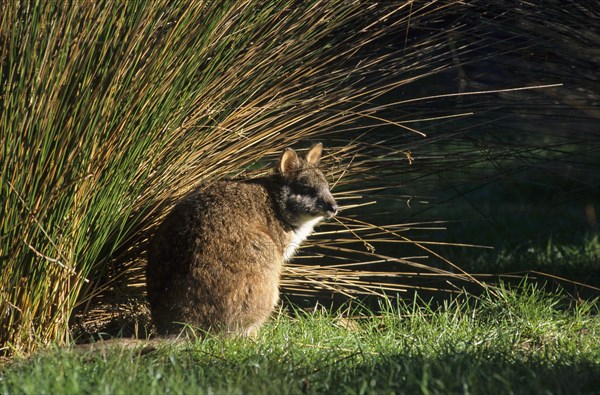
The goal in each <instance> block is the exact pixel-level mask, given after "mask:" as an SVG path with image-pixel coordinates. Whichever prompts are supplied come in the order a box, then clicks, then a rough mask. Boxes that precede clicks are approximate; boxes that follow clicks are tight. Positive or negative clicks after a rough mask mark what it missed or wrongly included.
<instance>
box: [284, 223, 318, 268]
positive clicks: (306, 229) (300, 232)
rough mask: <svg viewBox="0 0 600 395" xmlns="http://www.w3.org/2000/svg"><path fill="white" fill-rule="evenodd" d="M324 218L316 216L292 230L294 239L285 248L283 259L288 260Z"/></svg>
mask: <svg viewBox="0 0 600 395" xmlns="http://www.w3.org/2000/svg"><path fill="white" fill-rule="evenodd" d="M322 219H323V217H316V218H313V219H311V220H308V221H306V222H305V223H303V224H302V226H300V227H299V228H298V229H296V230H294V231H292V240H291V241H290V244H288V246H287V248H286V249H285V253H284V254H283V259H284V260H285V261H286V262H287V261H289V260H290V259H292V257H293V256H294V254H295V253H296V250H297V249H298V247H300V244H301V243H302V242H303V241H304V240H306V238H307V237H308V236H309V235H310V234H311V233H312V231H313V229H314V227H315V226H316V225H317V224H318V223H319V222H320V221H321V220H322Z"/></svg>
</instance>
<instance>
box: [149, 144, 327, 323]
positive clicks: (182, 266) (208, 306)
mask: <svg viewBox="0 0 600 395" xmlns="http://www.w3.org/2000/svg"><path fill="white" fill-rule="evenodd" d="M321 149H322V147H321V146H320V145H317V146H315V147H313V149H312V150H311V151H310V152H309V154H310V153H311V152H313V151H314V150H317V151H318V152H317V154H315V153H314V152H313V154H312V155H313V156H310V155H309V156H307V159H311V161H312V162H309V161H304V160H302V159H300V158H298V157H297V155H296V154H295V152H294V151H293V150H286V151H285V152H284V154H283V155H282V158H281V159H280V163H279V167H278V169H279V171H278V173H277V174H275V175H274V176H272V177H268V178H263V179H257V180H249V181H241V182H240V181H224V182H219V183H216V184H214V185H212V186H210V187H208V188H205V189H201V190H198V191H196V192H194V193H193V194H192V195H190V196H188V197H187V198H185V199H183V200H182V201H181V202H179V203H178V204H177V205H176V206H175V207H174V208H173V210H172V211H171V212H170V213H169V214H168V215H167V217H166V218H165V220H164V221H163V223H162V224H161V225H160V226H159V228H158V230H157V232H156V235H155V237H154V239H153V240H152V242H151V245H150V248H149V253H148V268H147V288H148V298H149V301H150V307H151V312H152V317H153V320H154V322H155V324H156V326H157V329H158V331H159V333H161V334H169V333H171V334H174V333H178V332H179V331H180V329H181V323H186V324H190V325H192V326H194V327H198V328H200V329H202V330H208V331H216V332H225V333H235V334H241V335H248V334H251V333H253V332H254V331H255V330H256V329H257V328H258V327H259V326H260V325H261V324H262V323H263V322H264V321H265V320H266V319H267V318H268V316H269V314H270V313H271V312H272V310H273V308H274V306H275V304H276V303H277V301H278V297H279V291H278V287H279V277H280V274H281V271H282V267H283V263H284V260H285V259H288V258H289V257H290V256H291V253H290V251H291V252H292V253H293V251H294V250H295V248H296V247H297V246H296V245H293V243H299V242H301V241H302V240H301V238H302V237H306V236H307V235H308V233H309V231H310V230H312V226H313V225H314V223H316V222H317V221H318V220H319V219H321V218H323V217H324V216H331V215H333V214H334V213H335V211H336V210H337V205H336V203H335V201H334V200H333V197H332V196H331V194H330V193H329V188H328V186H327V182H326V181H325V178H324V177H323V175H322V173H321V172H320V171H319V170H318V168H317V166H316V165H317V164H318V160H319V159H320V154H321ZM307 223H309V224H310V225H309V226H310V229H309V231H308V232H307V230H306V229H304V228H303V227H305V226H306V224H307ZM302 232H303V234H302V235H299V233H302ZM299 237H300V239H299Z"/></svg>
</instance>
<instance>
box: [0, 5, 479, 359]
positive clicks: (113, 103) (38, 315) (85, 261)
mask: <svg viewBox="0 0 600 395" xmlns="http://www.w3.org/2000/svg"><path fill="white" fill-rule="evenodd" d="M461 7H464V4H463V2H461V1H448V2H438V1H426V2H420V3H418V4H417V3H413V2H411V1H399V2H390V3H384V4H378V3H370V2H346V1H306V2H300V3H298V2H294V1H261V2H258V3H256V2H250V1H245V0H239V1H226V2H205V1H189V2H187V3H185V4H183V3H181V4H179V3H178V4H173V3H172V2H170V1H153V2H149V3H146V2H141V3H139V2H125V3H120V2H110V3H107V4H104V5H102V6H101V7H100V6H98V5H95V4H94V3H89V2H78V3H76V4H73V5H68V4H63V3H60V2H45V3H40V4H25V3H23V2H19V1H7V2H2V4H1V5H0V11H1V15H2V16H1V17H0V70H1V73H2V74H1V81H2V82H1V84H0V99H1V102H0V103H1V105H0V125H1V126H0V143H1V147H2V148H1V150H0V173H1V178H0V259H1V262H2V263H1V267H0V352H1V353H3V354H13V353H28V352H31V351H33V350H34V349H35V348H36V347H38V346H40V345H48V344H51V343H54V342H58V343H62V344H64V343H66V342H68V341H69V339H70V336H71V333H70V324H72V323H73V322H74V321H77V319H76V317H75V314H74V312H75V311H77V312H78V314H80V315H81V316H83V317H87V318H84V319H83V320H84V321H85V320H86V319H87V321H90V320H91V321H92V322H100V321H102V319H104V318H106V317H108V318H110V317H112V316H113V315H114V314H117V315H118V314H119V313H123V311H124V310H127V311H128V312H130V311H131V310H132V307H131V306H134V307H133V310H136V309H137V308H136V307H135V306H137V304H136V300H140V299H143V295H144V294H143V292H144V291H143V283H144V279H143V271H144V262H143V253H144V250H145V247H146V243H147V241H148V238H149V236H150V235H151V234H152V230H153V227H154V226H155V224H156V223H157V221H159V220H160V218H161V217H162V215H164V213H165V212H166V211H167V210H168V209H169V208H170V207H171V206H172V204H173V202H174V201H175V200H176V199H177V198H179V197H181V196H183V195H185V194H186V193H188V192H189V191H190V190H192V189H193V188H196V187H197V186H199V185H207V184H210V183H211V182H214V181H216V180H218V179H219V178H222V177H224V176H228V175H233V176H235V175H247V176H253V175H258V174H262V173H264V172H265V169H266V167H265V166H266V162H268V161H269V160H271V159H274V158H275V157H276V155H277V153H278V152H280V151H281V150H282V149H283V148H284V147H286V146H289V145H293V144H296V143H297V142H299V141H306V140H315V139H319V140H324V141H325V143H326V144H327V145H328V146H329V147H331V148H330V151H329V152H330V154H329V156H328V158H326V161H325V162H326V163H325V166H326V167H327V168H328V169H331V171H330V177H331V180H332V183H333V184H334V185H335V192H336V197H337V198H338V199H339V200H340V202H341V203H342V204H344V205H345V206H346V207H345V209H346V210H345V212H344V217H343V218H342V219H343V221H344V222H345V224H343V225H341V224H340V225H339V227H338V228H336V227H334V228H333V230H334V231H336V229H337V230H339V229H342V230H343V231H344V232H347V233H346V235H347V236H348V237H349V238H350V239H352V238H354V239H355V240H358V241H357V243H355V244H354V245H351V246H348V245H344V244H347V243H348V242H349V240H348V239H343V240H340V242H339V244H338V245H337V246H336V244H335V242H327V243H322V244H321V245H322V246H323V247H325V248H326V251H327V252H328V254H331V255H336V254H337V255H339V256H337V258H336V259H337V261H336V262H333V263H336V264H337V265H338V268H337V269H335V268H330V269H328V271H327V272H322V271H321V272H319V270H318V269H315V270H316V271H315V270H313V271H312V272H311V270H312V268H307V267H304V266H296V267H292V268H290V270H289V271H288V272H287V277H286V279H287V280H286V282H284V285H285V286H286V287H288V286H289V288H290V289H291V290H292V291H293V290H294V289H297V288H304V286H305V283H304V281H305V280H307V281H308V283H310V284H313V285H314V286H315V287H316V288H318V289H323V288H324V289H327V290H329V291H334V292H342V293H343V294H345V295H355V294H357V293H365V292H367V293H373V292H375V293H377V294H381V291H378V289H380V288H382V289H385V288H386V285H385V284H389V283H396V282H397V278H393V279H390V281H387V280H386V281H384V280H383V279H382V278H380V279H379V280H378V281H363V280H361V278H362V277H363V276H364V275H365V274H373V273H380V270H378V269H377V268H375V269H373V268H371V267H369V265H370V264H371V263H373V262H374V261H377V262H382V261H385V260H390V261H392V262H394V263H395V264H397V265H400V266H406V265H408V266H410V267H413V268H415V267H416V268H417V269H418V270H429V267H428V266H427V265H426V264H424V263H421V261H422V259H423V257H422V255H430V256H436V254H435V253H434V252H433V251H431V249H430V248H429V247H428V246H427V245H426V244H425V243H420V244H413V245H416V246H417V247H418V248H419V249H421V250H422V251H423V253H420V254H408V255H407V256H408V258H397V257H394V258H390V257H388V256H387V255H385V254H379V253H376V252H375V250H374V248H375V247H376V244H377V243H387V240H388V239H390V238H395V239H396V240H398V241H399V242H401V243H405V244H410V240H409V238H408V236H406V235H404V234H403V233H404V232H405V231H408V230H410V227H401V226H398V225H393V224H390V223H389V222H388V223H386V224H385V225H384V226H376V227H369V225H367V224H364V223H362V222H360V221H358V220H357V219H355V218H352V215H351V214H350V209H352V208H357V207H358V208H360V207H361V205H363V204H367V203H370V202H372V201H373V195H374V194H375V193H376V192H378V191H379V192H381V191H386V190H393V189H394V188H395V186H396V183H395V182H394V181H392V180H394V179H395V178H394V177H395V176H397V174H398V171H400V169H402V171H405V169H406V168H407V164H409V163H410V162H411V161H412V159H411V156H410V152H409V151H408V149H407V148H408V146H407V144H408V143H407V142H408V141H409V139H408V136H410V135H421V134H422V133H420V132H419V130H418V128H417V127H415V125H414V123H415V122H416V123H418V124H422V123H423V122H427V121H428V120H431V119H435V120H439V119H440V117H442V116H443V114H441V113H440V114H438V113H435V114H434V112H435V111H431V113H430V114H428V116H426V117H419V116H416V117H415V115H414V114H411V113H410V111H409V108H408V107H404V110H403V111H402V112H397V113H394V114H388V112H389V109H390V108H393V107H394V105H392V104H389V105H386V106H382V105H379V104H377V100H378V99H380V98H381V97H382V96H384V95H386V94H388V93H389V92H390V91H392V90H395V89H397V88H399V87H403V86H406V85H409V84H412V83H414V82H416V81H419V80H420V79H422V78H424V77H426V76H429V75H432V74H435V73H437V72H439V71H441V70H444V69H447V68H449V67H451V62H449V61H448V59H449V57H450V56H451V55H450V53H449V51H447V48H446V46H447V42H446V41H447V40H446V32H445V30H444V29H440V28H439V27H437V25H436V24H437V23H439V21H440V18H442V20H443V17H444V15H446V13H449V12H450V11H449V10H452V12H455V13H456V14H460V10H461ZM452 15H454V14H450V17H449V18H448V22H447V25H446V26H448V27H449V28H450V29H453V28H454V27H453V26H459V22H455V21H454V19H453V17H452ZM454 24H456V25H454ZM413 29H414V31H415V32H416V33H418V34H414V35H413V34H412V32H413ZM485 40H487V38H485V37H484V38H482V39H481V41H475V42H472V41H471V42H470V43H469V44H468V45H465V46H462V47H461V50H463V51H465V53H468V52H469V50H470V49H471V48H473V47H482V46H485V43H486V41H485ZM417 97H418V96H417ZM415 101H418V99H406V100H405V101H403V102H398V103H397V105H398V106H401V105H405V106H406V105H407V103H411V102H415ZM455 115H456V114H455ZM458 115H460V114H458ZM382 131H385V133H382ZM392 131H393V132H392ZM410 144H414V142H411V143H410ZM246 169H254V170H255V171H254V172H250V173H244V171H245V170H246ZM376 173H379V174H378V175H376ZM356 185H361V187H360V188H357V187H356ZM365 195H367V196H366V197H365ZM400 198H402V197H400ZM361 200H362V201H361ZM365 200H366V201H365ZM346 213H348V214H346ZM336 226H337V225H336ZM365 232H367V234H365ZM353 251H360V252H361V254H362V256H363V258H364V257H366V258H364V259H363V258H358V259H357V258H355V257H354V258H353V257H351V253H352V252H353ZM321 256H322V255H321ZM411 256H412V258H411ZM444 264H447V262H445V263H444ZM360 265H362V267H363V269H364V270H363V271H360V270H355V269H358V268H359V267H361V266H360ZM302 270H304V272H302V273H300V272H301V271H302ZM348 270H351V271H352V273H350V274H348V272H347V271H348ZM450 270H452V271H455V269H453V268H450ZM450 270H442V269H439V268H436V269H435V270H434V273H435V274H438V275H448V274H450ZM342 271H343V273H342ZM338 273H339V276H338ZM385 276H389V275H387V274H386V275H385ZM385 276H383V277H385ZM454 276H455V277H457V276H459V277H461V278H464V279H467V280H472V279H471V278H470V277H469V276H468V275H465V274H464V273H462V274H455V275H454ZM392 277H393V276H392ZM390 287H392V288H393V289H394V290H396V289H397V288H398V287H397V286H395V285H394V286H392V285H390ZM123 306H125V307H123ZM115 312H116V313H115Z"/></svg>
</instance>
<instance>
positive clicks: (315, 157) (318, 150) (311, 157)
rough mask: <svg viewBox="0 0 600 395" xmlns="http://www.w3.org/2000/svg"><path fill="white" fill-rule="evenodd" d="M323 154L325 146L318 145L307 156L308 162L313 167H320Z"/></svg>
mask: <svg viewBox="0 0 600 395" xmlns="http://www.w3.org/2000/svg"><path fill="white" fill-rule="evenodd" d="M322 153H323V144H321V143H317V144H315V145H313V146H312V148H311V149H310V150H308V153H307V154H306V161H307V162H308V163H310V164H311V165H313V166H319V161H320V160H321V154H322Z"/></svg>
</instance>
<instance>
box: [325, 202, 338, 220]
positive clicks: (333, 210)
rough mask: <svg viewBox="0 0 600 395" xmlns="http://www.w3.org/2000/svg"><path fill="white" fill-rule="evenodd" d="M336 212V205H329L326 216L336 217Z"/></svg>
mask: <svg viewBox="0 0 600 395" xmlns="http://www.w3.org/2000/svg"><path fill="white" fill-rule="evenodd" d="M337 211H338V205H337V203H331V204H329V205H328V207H327V214H329V216H330V217H333V216H334V215H336V214H337Z"/></svg>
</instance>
